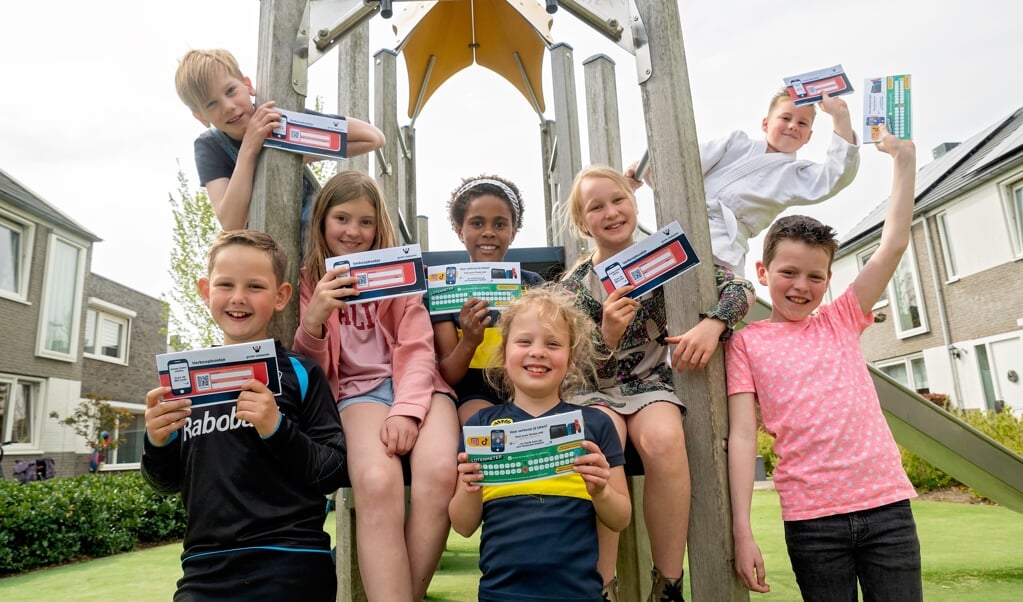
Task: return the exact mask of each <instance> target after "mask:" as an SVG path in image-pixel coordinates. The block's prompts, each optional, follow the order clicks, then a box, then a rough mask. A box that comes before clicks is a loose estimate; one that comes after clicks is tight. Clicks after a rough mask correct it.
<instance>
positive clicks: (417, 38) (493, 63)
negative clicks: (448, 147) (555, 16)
mask: <svg viewBox="0 0 1023 602" xmlns="http://www.w3.org/2000/svg"><path fill="white" fill-rule="evenodd" d="M551 23H552V19H551V18H550V15H548V14H547V13H546V12H545V10H544V9H543V7H541V6H540V4H539V3H537V1H536V0H443V1H440V2H421V3H419V4H417V5H415V6H413V7H411V8H406V9H405V10H404V11H403V12H402V13H401V14H400V15H399V16H398V17H396V20H395V24H394V33H395V34H396V35H397V36H398V39H399V40H400V41H399V43H398V49H399V50H400V51H401V52H403V53H404V55H405V65H406V68H407V69H408V80H409V81H408V83H409V106H408V115H409V117H411V118H413V119H414V118H415V117H417V116H418V114H419V113H420V112H421V111H422V109H423V106H425V105H426V101H427V100H429V99H430V97H431V96H432V95H433V93H434V92H435V91H436V90H437V88H439V87H440V86H441V85H442V84H443V83H444V82H446V81H447V80H448V79H449V78H450V77H451V76H453V75H454V74H456V73H458V72H459V71H461V70H462V69H465V68H466V67H468V66H469V65H472V63H473V61H474V59H475V62H476V63H478V64H479V65H480V66H482V67H486V68H488V69H490V70H491V71H494V72H495V73H497V74H498V75H500V76H501V77H503V78H504V79H506V80H507V81H508V82H509V83H511V84H512V85H513V86H515V87H516V88H518V90H519V91H520V92H522V95H523V96H525V97H526V100H527V101H529V103H530V106H534V104H533V103H534V101H533V99H534V98H535V99H536V106H535V108H537V109H538V110H539V111H540V112H543V111H544V100H543V82H542V80H541V74H542V72H543V55H544V50H545V49H546V48H547V46H549V45H550V44H552V43H553V40H552V38H551V33H550V32H551ZM516 53H518V56H519V58H520V59H521V61H522V68H521V69H520V68H519V64H518V62H517V61H516V59H515V54H516ZM431 57H432V58H433V59H434V60H433V67H432V69H430V60H431ZM523 71H524V72H525V76H523ZM525 79H528V82H527V81H525ZM420 99H421V100H420ZM417 104H418V108H417Z"/></svg>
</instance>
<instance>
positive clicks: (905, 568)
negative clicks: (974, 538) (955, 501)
mask: <svg viewBox="0 0 1023 602" xmlns="http://www.w3.org/2000/svg"><path fill="white" fill-rule="evenodd" d="M785 544H786V545H787V547H788V551H789V559H790V560H791V561H792V571H793V572H794V573H795V574H796V582H797V583H798V584H799V591H800V592H801V593H802V595H803V600H806V601H808V602H822V601H823V602H856V599H857V598H856V582H857V581H859V586H860V589H862V591H863V600H864V602H875V601H878V602H879V601H882V600H885V601H892V602H896V601H897V602H913V601H918V600H923V585H922V582H921V576H920V540H919V539H918V538H917V535H916V523H915V522H914V520H913V511H912V510H911V509H910V506H909V500H904V501H901V502H895V503H894V504H888V505H887V506H881V507H880V508H872V509H870V510H861V511H859V512H850V513H849V514H838V515H835V516H825V517H822V518H815V519H810V520H800V521H787V522H786V523H785Z"/></svg>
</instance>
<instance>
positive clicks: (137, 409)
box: [102, 401, 146, 472]
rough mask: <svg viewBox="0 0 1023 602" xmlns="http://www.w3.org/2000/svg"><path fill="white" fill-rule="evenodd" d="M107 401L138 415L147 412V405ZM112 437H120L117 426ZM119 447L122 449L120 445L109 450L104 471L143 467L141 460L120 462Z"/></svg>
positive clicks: (115, 407)
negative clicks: (118, 457)
mask: <svg viewBox="0 0 1023 602" xmlns="http://www.w3.org/2000/svg"><path fill="white" fill-rule="evenodd" d="M107 403H108V404H110V407H112V408H114V409H117V410H128V411H129V412H131V413H132V414H134V415H136V416H143V417H144V416H145V413H146V407H145V406H144V405H141V404H137V403H128V402H126V401H108V402H107ZM142 436H143V437H145V434H143V435H142ZM110 437H111V438H112V439H114V440H117V439H118V438H120V432H119V431H118V429H117V428H116V427H115V428H114V432H113V433H111V434H110ZM119 449H120V448H119V447H115V448H114V449H112V450H110V451H109V452H107V461H106V464H104V465H103V468H102V472H107V471H120V470H139V469H140V468H142V464H141V462H118V461H117V455H118V450H119Z"/></svg>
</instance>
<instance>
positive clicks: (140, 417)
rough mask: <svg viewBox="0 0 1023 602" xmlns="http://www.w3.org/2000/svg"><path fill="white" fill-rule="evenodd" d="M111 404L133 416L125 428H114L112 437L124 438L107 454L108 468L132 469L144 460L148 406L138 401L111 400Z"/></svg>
mask: <svg viewBox="0 0 1023 602" xmlns="http://www.w3.org/2000/svg"><path fill="white" fill-rule="evenodd" d="M110 405H111V406H112V407H114V408H117V409H119V410H128V411H130V412H131V413H132V417H131V418H130V419H129V420H128V421H127V422H128V424H127V426H125V428H124V430H121V429H119V428H117V427H116V426H115V427H114V429H113V433H111V435H110V437H111V438H112V439H114V440H119V439H123V441H121V444H120V445H118V446H117V447H115V448H114V449H112V450H110V451H109V453H108V454H107V464H106V466H107V468H108V469H110V468H116V469H119V470H120V469H131V468H138V467H139V464H140V463H141V462H142V448H143V441H144V440H145V436H146V415H145V411H146V408H145V407H144V406H140V405H139V404H137V403H124V402H119V401H111V402H110Z"/></svg>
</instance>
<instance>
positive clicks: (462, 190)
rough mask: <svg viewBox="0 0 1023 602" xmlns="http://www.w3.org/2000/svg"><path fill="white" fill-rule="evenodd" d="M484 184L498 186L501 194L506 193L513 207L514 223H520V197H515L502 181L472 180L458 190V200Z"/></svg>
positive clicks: (456, 195) (456, 194)
mask: <svg viewBox="0 0 1023 602" xmlns="http://www.w3.org/2000/svg"><path fill="white" fill-rule="evenodd" d="M483 184H490V185H492V186H497V187H498V188H500V189H501V192H503V193H504V196H506V197H508V202H509V204H510V205H511V212H512V218H513V221H515V222H518V219H519V197H518V196H516V195H515V193H514V192H513V191H512V189H511V188H509V187H508V185H507V184H505V183H504V182H502V181H500V180H494V179H491V178H477V179H475V180H471V181H469V182H467V183H466V184H465V185H464V186H462V187H461V188H459V189H458V192H456V193H455V198H456V199H457V198H458V197H460V196H462V195H463V194H465V193H466V192H469V191H470V190H472V189H473V188H476V187H477V186H482V185H483Z"/></svg>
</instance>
